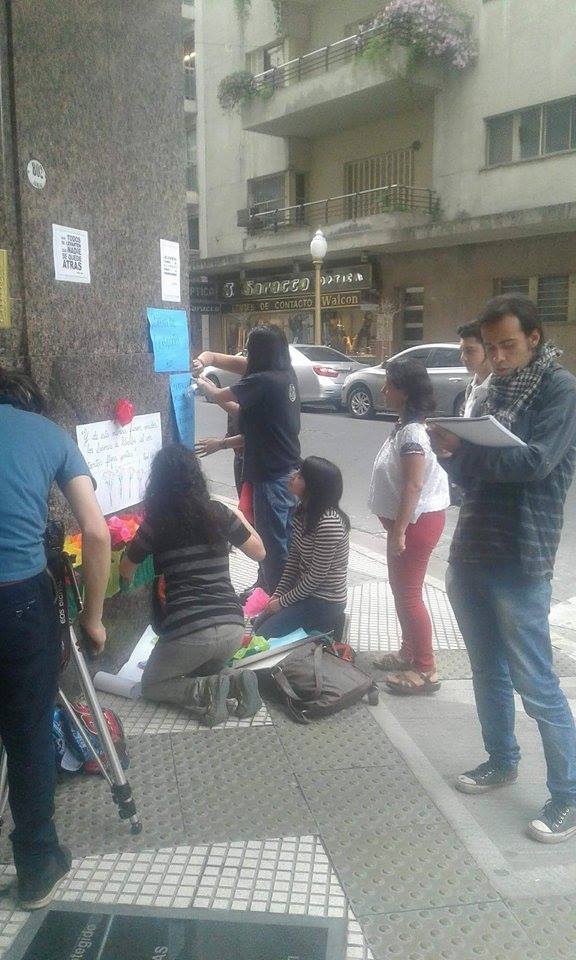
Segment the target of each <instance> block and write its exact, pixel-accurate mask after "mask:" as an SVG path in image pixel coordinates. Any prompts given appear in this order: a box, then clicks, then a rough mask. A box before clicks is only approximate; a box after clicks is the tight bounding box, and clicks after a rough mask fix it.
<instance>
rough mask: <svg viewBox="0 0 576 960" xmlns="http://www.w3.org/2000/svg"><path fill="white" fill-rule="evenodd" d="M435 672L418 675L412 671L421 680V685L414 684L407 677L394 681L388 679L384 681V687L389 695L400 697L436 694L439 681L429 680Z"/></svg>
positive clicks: (439, 685)
mask: <svg viewBox="0 0 576 960" xmlns="http://www.w3.org/2000/svg"><path fill="white" fill-rule="evenodd" d="M435 672H436V671H435V670H434V671H432V673H420V672H419V671H417V670H414V673H417V674H418V676H419V677H421V678H422V680H423V683H416V681H415V680H412V679H411V677H407V676H402V677H397V678H396V679H395V680H393V679H392V677H389V678H388V679H387V680H386V686H387V687H388V689H389V691H390V693H394V694H397V695H398V696H401V697H421V696H427V695H428V694H431V693H436V692H437V691H438V690H439V689H440V687H441V686H442V684H441V682H440V680H431V679H430V678H431V676H432V675H433V674H434V673H435Z"/></svg>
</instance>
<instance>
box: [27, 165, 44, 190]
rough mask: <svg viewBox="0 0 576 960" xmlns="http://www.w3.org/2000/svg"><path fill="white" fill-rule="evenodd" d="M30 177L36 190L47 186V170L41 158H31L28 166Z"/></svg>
mask: <svg viewBox="0 0 576 960" xmlns="http://www.w3.org/2000/svg"><path fill="white" fill-rule="evenodd" d="M26 173H27V174H28V179H29V181H30V183H31V184H32V186H33V187H34V189H35V190H43V189H44V187H45V186H46V171H45V169H44V167H43V166H42V164H41V163H40V161H39V160H30V161H29V162H28V166H27V167H26Z"/></svg>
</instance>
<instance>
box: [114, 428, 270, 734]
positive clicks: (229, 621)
mask: <svg viewBox="0 0 576 960" xmlns="http://www.w3.org/2000/svg"><path fill="white" fill-rule="evenodd" d="M230 545H233V546H235V547H238V548H239V549H240V550H242V552H243V553H245V554H246V556H248V557H250V559H252V560H258V561H259V560H262V558H263V556H264V548H263V546H262V541H261V539H260V537H259V536H258V534H257V533H256V531H255V530H254V529H253V528H252V527H251V526H250V524H249V523H248V522H247V521H246V520H245V519H244V518H243V517H242V516H241V515H240V514H237V513H235V512H234V511H232V510H230V508H229V507H227V506H226V505H225V504H223V503H220V502H219V501H216V500H211V499H210V495H209V493H208V488H207V486H206V480H205V478H204V475H203V473H202V471H201V469H200V465H199V463H198V459H197V457H196V456H195V454H194V453H193V452H192V451H191V450H189V449H188V448H187V447H185V446H183V445H182V444H172V445H171V446H168V447H164V448H163V449H162V450H160V451H159V453H157V454H156V456H155V458H154V461H153V463H152V469H151V471H150V478H149V480H148V485H147V487H146V495H145V498H144V521H143V523H142V524H141V526H140V527H139V529H138V531H137V532H136V535H135V537H134V539H133V540H132V542H131V543H129V544H128V546H127V548H126V552H125V553H124V556H123V557H122V561H121V564H120V574H121V576H122V577H124V578H126V579H128V580H131V579H132V577H133V576H134V572H135V570H136V567H137V565H138V564H139V563H142V561H143V560H145V559H146V557H147V556H149V555H150V554H152V556H153V558H154V568H155V571H156V573H157V574H158V575H161V576H163V577H164V581H165V592H166V603H165V606H164V609H163V611H162V618H161V623H160V625H159V634H160V636H159V640H158V643H157V645H156V647H155V648H154V650H153V652H152V655H151V656H150V659H149V660H148V663H147V664H146V668H145V670H144V673H143V676H142V693H143V695H144V696H145V697H146V698H147V699H149V700H159V701H161V702H168V703H174V704H177V705H178V706H180V707H184V708H186V709H188V710H191V711H192V712H194V713H195V714H196V715H197V716H198V717H199V718H200V719H203V720H204V721H205V722H206V723H208V724H209V725H214V724H215V723H221V722H222V721H223V720H225V719H226V717H227V707H226V700H227V699H228V698H229V697H234V698H236V699H237V700H238V701H239V705H238V713H237V715H238V716H250V715H251V714H252V713H255V712H256V710H258V709H259V706H260V699H259V697H258V685H257V683H256V677H255V675H253V674H252V676H250V671H242V672H241V675H239V682H238V683H236V680H235V681H234V686H235V687H236V686H238V687H239V689H238V690H236V689H234V690H233V691H232V692H230V682H231V678H230V676H228V675H226V674H222V673H220V671H221V670H222V668H223V666H224V664H225V663H226V661H227V660H229V659H230V657H231V656H233V654H234V653H235V652H236V651H237V650H238V649H239V648H240V646H241V645H242V637H243V634H244V614H243V611H242V607H241V606H240V603H239V601H238V598H237V596H236V593H235V591H234V587H233V586H232V583H231V581H230V568H229V563H228V555H229V552H230ZM199 677H202V680H199V679H197V678H199ZM251 707H252V708H253V709H251V712H250V708H251Z"/></svg>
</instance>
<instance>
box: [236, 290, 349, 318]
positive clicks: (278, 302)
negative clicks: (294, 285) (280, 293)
mask: <svg viewBox="0 0 576 960" xmlns="http://www.w3.org/2000/svg"><path fill="white" fill-rule="evenodd" d="M365 300H366V294H365V293H363V292H362V291H360V290H351V291H350V292H349V293H323V294H322V297H321V304H322V309H323V310H330V309H332V310H334V309H338V308H339V307H341V308H343V307H359V306H360V304H361V303H364V301H365ZM313 309H314V294H311V295H310V296H300V297H298V296H292V297H291V296H286V297H270V298H269V299H268V300H241V301H238V300H234V301H231V302H230V303H223V304H222V313H285V312H288V313H293V312H294V311H296V310H313Z"/></svg>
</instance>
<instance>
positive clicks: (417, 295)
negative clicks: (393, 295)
mask: <svg viewBox="0 0 576 960" xmlns="http://www.w3.org/2000/svg"><path fill="white" fill-rule="evenodd" d="M400 304H401V317H402V345H403V346H404V347H414V346H416V345H417V344H419V343H422V341H423V339H424V287H405V288H404V289H403V290H401V291H400Z"/></svg>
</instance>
